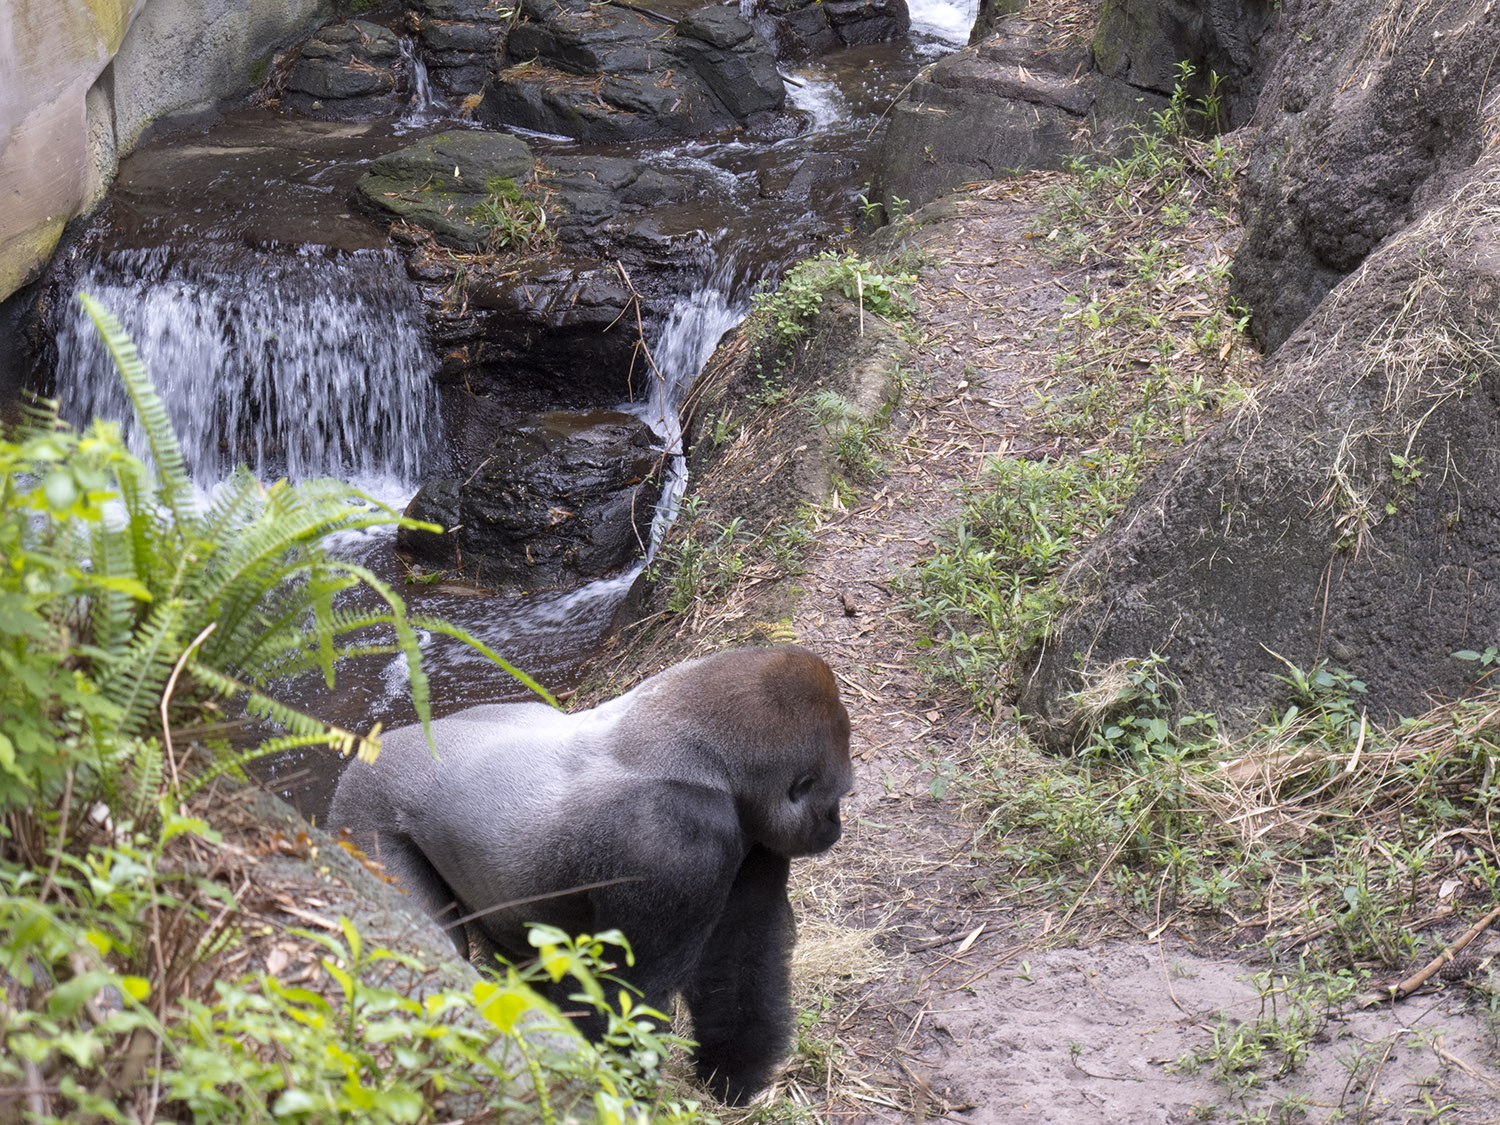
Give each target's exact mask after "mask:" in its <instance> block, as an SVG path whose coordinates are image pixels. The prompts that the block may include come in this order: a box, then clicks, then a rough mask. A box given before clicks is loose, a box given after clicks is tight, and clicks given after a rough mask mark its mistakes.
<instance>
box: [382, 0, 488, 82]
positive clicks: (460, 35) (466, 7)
mask: <svg viewBox="0 0 1500 1125" xmlns="http://www.w3.org/2000/svg"><path fill="white" fill-rule="evenodd" d="M407 9H408V12H409V13H410V17H411V23H412V26H413V28H414V29H415V31H416V35H417V40H418V42H420V43H421V45H422V57H423V60H424V61H425V62H426V64H427V73H428V77H429V78H430V79H431V80H432V84H433V85H434V86H436V87H437V88H438V89H439V90H441V91H443V93H445V94H448V95H450V96H457V97H460V98H462V97H465V96H468V95H478V93H479V92H480V91H481V90H483V89H484V84H485V83H486V82H488V81H489V80H490V77H491V76H492V75H493V74H494V73H495V71H496V70H498V69H499V67H500V65H501V59H502V50H503V48H504V45H505V29H506V26H507V25H508V23H509V22H510V14H509V11H508V10H507V9H505V8H502V7H501V6H500V5H496V4H494V3H492V2H491V0H407Z"/></svg>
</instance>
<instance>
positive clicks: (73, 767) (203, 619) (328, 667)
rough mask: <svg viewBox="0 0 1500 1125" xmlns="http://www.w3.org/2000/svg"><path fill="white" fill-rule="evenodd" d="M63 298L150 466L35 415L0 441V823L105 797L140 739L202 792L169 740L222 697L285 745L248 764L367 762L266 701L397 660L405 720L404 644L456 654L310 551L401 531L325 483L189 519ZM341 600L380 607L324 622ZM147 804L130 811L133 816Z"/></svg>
mask: <svg viewBox="0 0 1500 1125" xmlns="http://www.w3.org/2000/svg"><path fill="white" fill-rule="evenodd" d="M82 299H83V301H84V304H85V307H86V308H87V309H88V312H89V315H90V316H91V317H93V319H94V321H95V323H96V324H97V325H98V326H99V330H100V332H101V334H102V335H103V337H104V339H105V342H106V344H107V346H108V348H109V350H110V352H111V354H112V356H113V358H114V360H115V363H116V365H117V366H118V368H119V370H120V373H121V377H122V379H123V380H124V382H125V384H126V387H127V389H128V390H129V392H130V396H131V399H132V401H133V403H134V404H135V408H136V412H137V414H138V415H139V417H140V419H141V423H142V426H143V428H144V431H145V433H146V436H147V440H148V444H149V446H150V450H151V456H152V461H153V465H152V466H151V467H148V466H147V465H146V464H144V463H143V462H141V461H140V460H138V459H137V458H135V457H133V456H131V455H130V454H129V453H128V452H126V451H125V449H124V448H123V447H122V445H121V444H120V439H119V435H118V432H117V428H116V427H114V426H111V425H109V424H107V423H101V422H95V423H94V424H93V425H92V426H91V427H90V428H89V429H88V430H87V431H86V432H85V433H83V434H82V435H78V434H74V433H72V432H70V431H68V430H67V429H66V428H65V427H63V426H62V425H61V423H59V422H58V421H57V417H56V413H55V411H53V410H52V409H50V408H41V409H37V410H34V411H33V412H32V414H31V416H30V419H29V422H28V424H27V425H26V426H24V427H23V429H22V430H21V431H20V433H19V434H18V436H17V438H15V439H9V438H7V439H6V440H5V441H3V442H0V552H3V559H4V561H5V564H6V565H5V566H4V567H3V568H0V672H3V673H4V675H3V676H0V680H3V685H0V702H3V705H4V706H3V709H0V811H4V810H7V809H10V810H14V809H19V808H22V807H24V806H26V805H29V804H32V803H33V802H36V801H38V800H40V801H42V802H43V803H44V804H45V803H47V802H50V801H51V800H53V799H54V796H55V793H56V791H57V788H58V787H59V786H60V785H61V784H62V783H63V782H64V780H65V779H66V778H68V777H71V778H72V781H73V783H74V784H75V785H76V786H77V787H78V788H79V789H80V790H81V791H85V792H86V791H87V789H88V787H89V786H90V785H93V784H99V785H103V786H104V787H105V788H106V789H109V790H111V793H110V795H111V796H112V797H114V798H116V799H118V798H121V797H122V796H124V794H122V793H121V792H119V790H118V786H119V785H121V784H123V783H125V782H127V781H128V780H129V775H128V774H127V768H128V767H130V766H131V763H132V760H133V759H134V757H135V756H136V755H137V754H138V753H140V748H141V747H142V746H144V745H145V742H144V741H143V740H146V739H148V738H150V737H151V736H153V735H156V736H159V737H160V739H161V742H160V745H159V751H160V752H161V753H162V755H163V760H162V765H163V766H164V767H165V773H166V775H167V776H168V777H169V778H170V780H171V783H172V786H173V788H174V790H175V791H177V792H178V793H179V795H186V793H188V792H190V791H191V788H192V784H197V783H201V777H202V776H204V775H202V774H200V775H199V778H200V781H199V782H194V783H189V782H187V781H186V779H184V778H183V777H182V776H180V774H179V771H178V760H177V757H176V755H175V753H174V747H173V739H174V738H175V739H177V740H179V741H180V740H183V739H186V738H190V737H192V736H193V735H194V734H195V733H197V732H199V731H201V730H203V729H204V728H205V727H211V726H212V725H213V724H215V723H217V722H218V720H219V719H220V718H221V716H222V714H223V705H224V701H226V700H228V699H233V698H243V699H244V700H245V707H246V709H247V710H248V712H249V713H250V714H251V715H252V716H256V717H260V718H265V719H269V720H272V721H274V722H275V723H277V724H279V725H281V726H282V727H283V728H285V729H286V731H287V732H288V733H287V734H285V735H284V736H282V737H280V738H276V739H273V740H271V741H269V742H267V743H265V744H264V745H263V746H262V747H261V752H270V751H272V750H277V749H283V748H286V747H289V746H303V745H326V746H330V747H332V748H335V749H338V750H341V751H343V752H345V753H348V752H351V751H358V752H360V753H373V752H375V751H376V750H377V749H378V746H379V731H378V727H377V728H376V729H374V730H371V731H369V732H366V733H358V732H354V731H350V730H345V729H342V728H340V727H337V726H335V725H332V724H328V723H324V722H322V721H320V720H318V719H316V718H315V717H313V716H311V715H308V714H305V713H304V712H302V711H300V710H298V709H297V708H295V707H291V706H288V705H287V704H285V703H283V702H282V701H280V700H279V699H278V698H276V695H275V686H274V685H275V684H277V683H279V682H281V681H283V680H285V679H286V678H288V677H292V676H296V675H300V674H304V673H308V672H317V673H319V674H321V675H322V676H323V678H324V680H325V682H327V683H328V684H329V685H330V686H331V685H332V684H333V680H334V668H335V665H336V664H337V662H338V661H339V660H340V659H342V658H344V657H346V656H350V655H355V654H364V653H374V652H391V653H396V652H399V653H401V654H402V655H403V656H404V658H405V660H406V665H407V669H408V671H409V673H410V676H411V685H412V698H413V701H414V703H415V704H416V707H417V712H418V715H419V716H421V717H422V719H423V721H424V722H425V721H426V716H427V714H428V688H427V679H426V676H425V675H424V674H423V672H422V665H421V654H420V651H419V649H418V647H417V629H418V628H428V629H433V630H436V631H438V632H442V633H445V634H449V635H454V636H457V637H459V639H461V640H469V639H468V638H466V637H464V636H463V634H462V633H461V632H460V631H459V630H456V629H455V628H454V627H453V626H451V625H449V624H447V623H446V622H442V621H439V620H436V619H427V618H413V617H411V616H409V615H408V613H407V611H406V607H405V603H404V602H403V601H402V599H401V597H400V595H399V594H398V593H397V592H396V591H395V590H394V589H392V588H391V587H390V586H389V585H388V584H387V583H386V582H384V581H383V580H382V579H380V578H379V577H378V576H377V575H375V574H374V573H373V572H371V571H370V570H369V569H368V568H366V567H364V566H362V565H360V564H358V563H356V562H353V561H351V560H348V559H344V558H340V557H338V556H337V555H335V554H332V553H330V552H329V551H327V550H326V549H325V548H324V546H323V545H324V544H325V543H326V542H327V541H328V540H329V539H330V538H331V537H332V536H334V535H337V534H340V533H344V532H348V531H358V530H363V529H367V528H370V527H374V526H378V525H401V524H410V521H406V520H404V518H403V517H401V516H399V515H397V514H396V513H394V512H392V511H390V510H389V509H384V508H382V507H381V506H379V505H377V504H375V503H374V502H373V501H371V500H370V499H369V498H368V497H366V496H364V495H363V494H361V493H360V492H359V491H358V490H356V489H353V488H351V487H349V486H348V485H344V484H341V483H339V482H336V481H327V480H323V481H309V482H304V483H302V484H298V485H293V484H291V483H289V482H287V481H278V482H276V483H274V484H272V485H270V486H265V485H262V484H261V483H260V482H259V481H257V480H256V479H255V478H254V477H253V476H251V475H250V474H249V473H248V472H246V471H244V470H243V469H242V470H240V471H239V472H237V473H236V474H235V475H234V476H233V477H232V478H231V480H230V481H229V482H228V483H227V484H226V485H225V486H224V487H223V488H222V489H221V490H219V492H218V494H217V495H216V496H215V498H214V500H213V502H212V503H211V504H209V505H207V507H206V508H205V507H200V506H199V504H198V503H197V501H196V499H195V496H194V492H193V488H192V485H191V483H190V481H189V478H188V475H187V470H186V467H185V465H184V462H183V456H182V451H181V448H180V446H179V445H178V443H177V438H176V435H175V434H174V433H173V432H172V428H171V425H170V422H169V421H168V418H167V414H166V410H165V408H164V406H163V405H162V402H161V400H160V398H159V397H158V396H157V394H156V391H155V389H154V388H153V387H152V385H151V383H150V381H149V379H148V378H147V376H146V372H145V369H144V367H143V365H142V364H141V362H140V358H139V356H138V355H137V354H136V351H135V348H134V347H133V345H131V343H130V341H129V339H128V338H126V337H125V335H124V333H123V332H122V331H121V330H120V327H119V324H118V323H117V322H116V321H115V320H114V318H113V317H112V316H110V315H109V313H108V312H106V311H105V310H103V309H102V308H100V307H99V306H98V305H97V304H95V303H94V302H93V301H91V300H90V299H88V298H87V297H84V298H82ZM412 526H417V525H412ZM423 526H425V525H423ZM355 587H362V588H363V589H365V590H368V591H370V592H372V593H373V594H374V595H375V597H376V598H377V599H378V604H379V605H380V606H381V608H379V609H373V610H369V609H352V608H344V606H343V604H342V597H343V596H344V595H346V594H347V593H348V592H350V591H352V590H353V589H354V588H355ZM469 643H471V644H474V645H475V647H478V648H480V649H481V650H482V651H485V652H486V653H487V655H489V656H491V657H492V658H493V659H495V660H496V661H497V663H498V664H499V665H500V667H502V668H503V669H505V670H506V671H507V672H508V673H510V674H511V675H514V676H517V677H518V678H520V679H522V681H523V682H526V683H528V684H529V685H530V686H533V687H534V688H535V687H539V685H536V684H535V683H534V681H531V680H530V677H527V676H525V675H524V673H521V672H520V671H519V669H516V668H514V667H513V666H511V665H509V664H508V663H507V662H505V661H504V660H503V659H501V658H499V657H498V656H496V655H495V654H494V653H490V652H488V650H486V649H484V647H483V646H482V645H478V644H477V642H473V641H472V640H470V641H469ZM543 694H545V693H543ZM152 745H153V746H155V745H157V744H155V743H152ZM222 764H223V765H224V766H225V767H227V768H233V767H234V765H236V764H237V762H236V760H235V759H233V758H232V757H230V758H224V759H222ZM149 796H150V794H149V792H147V793H143V794H137V798H139V799H138V800H137V804H138V805H139V806H140V807H141V808H142V809H143V810H149V809H150V807H151V803H150V800H149ZM142 802H144V804H143V803H142Z"/></svg>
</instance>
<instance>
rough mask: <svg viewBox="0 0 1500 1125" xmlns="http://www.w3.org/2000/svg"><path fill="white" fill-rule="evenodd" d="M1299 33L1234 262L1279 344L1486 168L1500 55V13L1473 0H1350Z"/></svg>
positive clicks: (1257, 316) (1272, 109) (1304, 20)
mask: <svg viewBox="0 0 1500 1125" xmlns="http://www.w3.org/2000/svg"><path fill="white" fill-rule="evenodd" d="M1295 30H1296V34H1295V35H1290V36H1288V37H1287V47H1286V50H1285V53H1284V54H1283V55H1282V56H1281V58H1280V59H1279V60H1278V62H1277V64H1276V66H1275V69H1274V72H1273V73H1272V74H1271V75H1270V76H1269V78H1268V79H1267V81H1266V85H1265V95H1264V96H1263V97H1262V99H1261V101H1260V105H1259V107H1258V108H1257V110H1256V113H1255V116H1254V118H1253V119H1252V124H1254V125H1255V126H1257V127H1258V130H1259V136H1258V139H1257V141H1256V143H1255V145H1254V148H1253V150H1252V155H1251V161H1250V167H1249V170H1248V175H1247V176H1246V177H1245V190H1244V193H1243V197H1242V206H1243V209H1244V213H1245V224H1246V231H1245V239H1244V242H1243V244H1242V245H1241V247H1240V250H1239V253H1238V254H1237V255H1236V259H1235V265H1234V292H1235V295H1236V296H1237V297H1238V298H1239V299H1240V300H1241V301H1243V302H1244V303H1245V304H1246V305H1247V306H1248V307H1249V308H1250V310H1251V311H1252V313H1253V314H1254V316H1253V319H1252V321H1251V328H1252V331H1254V333H1255V335H1256V337H1257V338H1258V339H1259V340H1260V341H1261V343H1262V344H1263V345H1264V346H1265V347H1266V348H1267V349H1272V348H1275V347H1277V346H1279V345H1280V344H1281V342H1282V341H1284V340H1285V339H1286V338H1287V337H1288V336H1290V335H1291V334H1292V332H1293V331H1294V330H1295V329H1296V327H1297V325H1298V324H1300V323H1301V322H1302V320H1303V319H1304V318H1305V317H1306V316H1307V315H1308V314H1309V313H1310V312H1312V310H1313V309H1314V307H1316V306H1317V304H1318V302H1319V301H1321V300H1322V299H1323V296H1324V294H1326V293H1327V292H1328V291H1329V290H1330V289H1331V288H1332V287H1333V286H1334V285H1336V284H1337V283H1338V282H1339V280H1340V279H1341V278H1343V277H1345V276H1347V275H1348V274H1349V272H1350V271H1352V270H1353V269H1355V268H1356V267H1357V266H1358V265H1359V264H1360V263H1361V262H1362V261H1364V260H1365V257H1366V256H1367V255H1368V254H1370V253H1371V252H1372V251H1373V250H1374V249H1375V248H1376V247H1377V246H1379V245H1380V244H1381V242H1382V241H1383V240H1385V239H1387V238H1389V237H1390V236H1391V235H1393V234H1394V233H1396V232H1397V231H1399V230H1400V229H1401V228H1402V227H1404V226H1405V225H1406V224H1407V223H1408V222H1410V221H1411V219H1412V217H1413V216H1414V215H1416V214H1419V213H1421V212H1422V211H1423V210H1424V209H1426V208H1427V207H1429V206H1430V205H1432V204H1433V203H1434V202H1435V201H1437V200H1439V199H1441V198H1443V197H1444V196H1445V195H1446V194H1447V193H1448V192H1449V190H1450V189H1451V184H1452V180H1453V177H1454V176H1455V175H1461V174H1463V173H1464V171H1465V170H1466V169H1468V168H1469V166H1470V165H1472V164H1473V162H1474V160H1475V159H1476V157H1477V156H1478V154H1479V152H1480V150H1481V148H1483V146H1484V145H1485V144H1486V142H1487V138H1488V136H1489V134H1490V131H1491V130H1490V129H1489V127H1488V126H1487V124H1486V122H1487V120H1488V116H1489V114H1490V113H1491V112H1492V109H1491V108H1490V107H1491V106H1492V104H1493V98H1492V96H1491V93H1490V92H1491V91H1492V90H1493V89H1494V86H1495V81H1494V77H1495V76H1494V74H1493V70H1492V68H1493V63H1494V60H1495V57H1496V53H1497V52H1500V12H1497V11H1495V10H1494V9H1493V7H1492V6H1491V5H1482V6H1476V5H1475V4H1472V3H1469V2H1468V0H1433V2H1431V3H1426V4H1419V5H1403V4H1400V3H1397V2H1396V0H1350V2H1348V3H1342V4H1337V5H1331V6H1328V7H1326V8H1323V9H1320V10H1319V12H1318V14H1317V16H1316V18H1313V17H1311V16H1308V15H1303V16H1302V17H1301V18H1300V19H1299V20H1298V22H1297V25H1296V28H1295Z"/></svg>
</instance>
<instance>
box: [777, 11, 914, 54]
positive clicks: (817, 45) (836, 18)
mask: <svg viewBox="0 0 1500 1125" xmlns="http://www.w3.org/2000/svg"><path fill="white" fill-rule="evenodd" d="M756 11H757V13H759V14H762V15H766V16H769V17H770V18H771V21H772V26H773V27H775V29H776V43H777V46H778V47H780V48H781V51H782V53H783V54H786V55H788V56H791V57H794V58H807V57H811V56H816V55H821V54H823V53H824V52H826V51H831V50H833V49H834V48H836V47H845V46H852V45H854V44H859V43H884V42H887V41H888V40H892V39H900V38H903V37H904V36H905V35H906V34H907V33H908V32H909V31H910V30H911V13H910V11H908V9H907V6H906V0H761V2H760V3H758V4H757V5H756Z"/></svg>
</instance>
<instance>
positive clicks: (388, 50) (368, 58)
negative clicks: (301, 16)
mask: <svg viewBox="0 0 1500 1125" xmlns="http://www.w3.org/2000/svg"><path fill="white" fill-rule="evenodd" d="M410 91H411V76H410V74H409V73H408V70H407V66H406V65H405V63H404V61H403V59H402V56H401V41H400V40H399V39H397V37H396V33H395V32H394V31H392V30H391V29H390V28H388V27H381V26H380V25H379V24H377V23H370V22H368V21H367V20H349V21H347V22H345V23H333V24H329V25H328V26H327V27H324V28H322V29H321V30H319V31H318V33H317V34H316V35H314V36H313V37H312V38H311V39H309V40H307V42H305V43H303V44H302V48H301V52H300V55H299V57H298V59H297V61H296V63H294V64H293V66H292V69H291V71H290V73H288V74H287V78H286V88H285V93H284V94H283V97H282V102H283V104H284V105H286V106H287V107H288V108H290V109H294V110H296V111H297V112H299V113H305V114H308V115H311V116H318V117H370V116H375V115H377V114H380V115H392V114H395V113H397V112H398V111H399V110H400V109H401V108H402V107H403V106H404V105H405V104H406V101H407V99H408V98H409V97H410Z"/></svg>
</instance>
